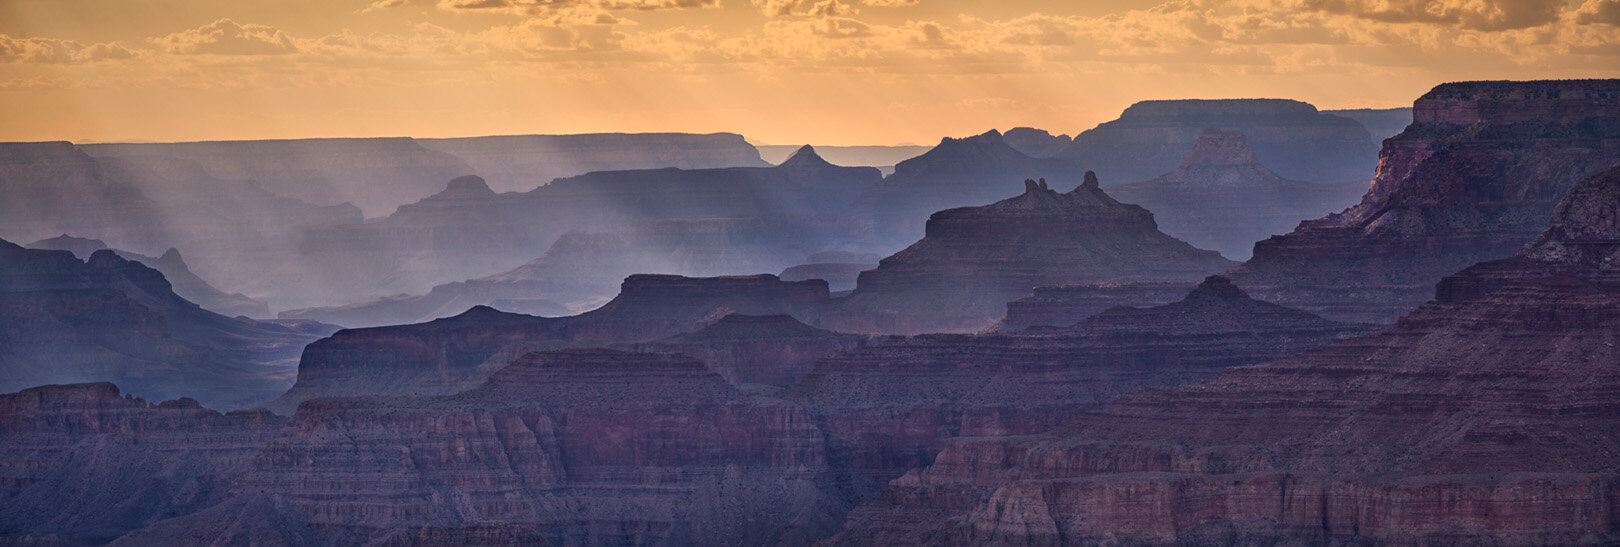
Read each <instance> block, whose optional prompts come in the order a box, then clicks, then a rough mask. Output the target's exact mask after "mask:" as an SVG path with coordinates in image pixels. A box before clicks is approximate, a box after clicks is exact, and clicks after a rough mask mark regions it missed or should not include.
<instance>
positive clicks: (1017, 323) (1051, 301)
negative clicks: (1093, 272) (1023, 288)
mask: <svg viewBox="0 0 1620 547" xmlns="http://www.w3.org/2000/svg"><path fill="white" fill-rule="evenodd" d="M1196 285H1197V284H1196V283H1193V282H1190V281H1165V282H1158V283H1152V282H1139V283H1088V284H1084V285H1059V286H1052V287H1035V290H1033V291H1030V293H1029V294H1028V295H1026V296H1023V297H1020V298H1019V299H1017V300H1014V301H1011V302H1008V303H1007V315H1006V317H1002V318H1001V321H999V322H997V323H996V325H995V328H994V330H997V331H1004V332H1005V331H1017V330H1023V329H1025V328H1028V327H1034V326H1047V327H1067V326H1069V325H1073V324H1075V323H1079V322H1080V321H1081V320H1084V319H1085V318H1087V317H1091V316H1093V315H1096V314H1098V313H1101V312H1102V311H1104V310H1107V309H1109V308H1113V307H1116V306H1133V307H1144V306H1157V305H1160V304H1168V303H1171V302H1175V301H1176V300H1177V299H1180V298H1181V297H1182V296H1184V295H1186V294H1187V291H1190V290H1192V289H1193V287H1194V286H1196Z"/></svg>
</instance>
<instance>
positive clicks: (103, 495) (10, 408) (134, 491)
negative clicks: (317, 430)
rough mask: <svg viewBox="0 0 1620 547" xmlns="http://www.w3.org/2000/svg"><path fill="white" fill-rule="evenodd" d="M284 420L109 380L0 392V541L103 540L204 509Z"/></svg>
mask: <svg viewBox="0 0 1620 547" xmlns="http://www.w3.org/2000/svg"><path fill="white" fill-rule="evenodd" d="M285 422H286V420H285V419H284V418H279V417H277V416H275V415H274V414H271V413H269V412H265V411H238V412H232V413H229V414H223V415H222V414H220V413H218V412H215V411H212V410H208V409H206V408H203V407H201V406H200V405H198V403H197V401H195V400H192V399H179V400H174V401H166V402H163V403H159V404H155V405H154V404H150V403H148V402H146V400H144V399H137V398H134V397H130V396H128V395H125V396H122V397H121V396H119V392H118V387H116V386H114V385H112V384H108V383H94V384H75V385H51V386H42V387H34V388H29V389H25V390H22V391H21V392H17V393H10V394H6V395H0V462H4V464H3V465H0V543H7V544H13V543H16V544H28V545H46V544H64V545H69V544H101V543H106V542H107V541H110V540H112V539H113V538H116V537H118V536H119V535H122V534H123V533H125V532H128V531H130V530H133V529H136V528H140V527H142V526H145V525H147V524H150V523H153V522H156V521H158V520H160V519H165V518H169V517H172V516H174V515H183V514H187V513H191V512H194V511H198V510H201V509H204V508H206V507H208V506H210V505H213V504H214V503H216V502H218V501H219V500H220V499H221V498H222V497H224V495H225V493H226V490H227V489H228V488H229V485H230V484H231V481H232V480H234V479H235V478H236V477H237V476H238V475H240V474H241V473H242V472H244V471H246V470H247V468H248V466H249V465H250V464H251V463H252V462H253V458H254V454H256V453H257V452H258V451H259V448H260V447H261V446H263V445H264V444H265V443H267V442H269V441H270V439H273V438H275V436H276V434H277V432H278V431H279V430H280V429H281V427H282V425H284V424H285Z"/></svg>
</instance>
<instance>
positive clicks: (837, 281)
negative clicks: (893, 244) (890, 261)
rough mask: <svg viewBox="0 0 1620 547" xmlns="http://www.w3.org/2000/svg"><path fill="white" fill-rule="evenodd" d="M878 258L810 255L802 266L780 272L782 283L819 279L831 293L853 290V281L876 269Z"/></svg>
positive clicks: (867, 255)
mask: <svg viewBox="0 0 1620 547" xmlns="http://www.w3.org/2000/svg"><path fill="white" fill-rule="evenodd" d="M882 258H883V257H880V256H878V255H875V254H869V253H851V252H838V251H833V252H820V253H815V254H812V255H810V257H809V258H806V259H805V260H804V263H803V264H800V265H797V266H793V267H791V268H788V269H786V270H782V273H781V274H779V275H780V277H781V278H782V280H783V281H803V280H806V279H821V280H825V281H826V282H827V288H829V289H831V290H832V291H833V292H840V291H848V290H854V289H855V279H856V278H857V277H859V276H860V275H861V272H864V271H866V270H870V269H873V268H876V267H878V260H881V259H882Z"/></svg>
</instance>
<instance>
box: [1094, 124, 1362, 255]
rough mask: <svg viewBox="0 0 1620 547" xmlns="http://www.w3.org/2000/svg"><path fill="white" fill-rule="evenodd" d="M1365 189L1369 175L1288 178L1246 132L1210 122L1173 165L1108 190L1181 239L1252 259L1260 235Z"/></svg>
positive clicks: (1333, 207) (1334, 207)
mask: <svg viewBox="0 0 1620 547" xmlns="http://www.w3.org/2000/svg"><path fill="white" fill-rule="evenodd" d="M1366 189H1367V185H1366V183H1365V182H1348V183H1340V184H1313V183H1309V182H1300V181H1294V180H1287V179H1284V178H1282V177H1281V176H1278V175H1277V174H1276V173H1274V172H1272V171H1271V170H1270V169H1267V168H1266V166H1264V165H1261V164H1260V159H1259V158H1258V157H1256V156H1255V153H1254V149H1253V148H1251V147H1250V146H1249V143H1248V140H1247V139H1245V138H1244V136H1243V133H1239V132H1237V131H1222V130H1220V129H1216V128H1213V127H1211V128H1207V129H1205V130H1204V131H1203V132H1201V133H1199V134H1198V141H1197V143H1195V144H1194V145H1193V148H1192V150H1188V151H1187V155H1186V156H1183V157H1182V159H1181V165H1178V166H1176V169H1175V170H1174V171H1171V172H1169V173H1165V174H1163V175H1159V176H1158V177H1156V178H1153V179H1152V180H1147V181H1143V182H1137V183H1132V184H1126V185H1121V186H1116V187H1113V188H1109V189H1108V193H1109V195H1112V196H1114V197H1115V198H1117V199H1119V200H1120V201H1124V202H1126V203H1135V204H1137V205H1141V206H1143V207H1146V208H1147V210H1149V211H1152V212H1153V218H1154V219H1155V220H1157V221H1158V223H1159V229H1161V230H1163V231H1164V233H1166V234H1170V235H1171V236H1174V237H1175V238H1176V239H1180V240H1182V241H1186V242H1187V243H1191V244H1192V245H1193V246H1195V247H1198V248H1201V249H1212V250H1215V251H1219V252H1220V253H1221V254H1222V255H1223V256H1226V257H1227V258H1231V259H1235V260H1246V259H1248V258H1249V254H1250V251H1251V250H1252V249H1253V248H1254V242H1256V241H1259V240H1262V239H1265V238H1267V237H1271V236H1273V235H1277V234H1282V233H1287V232H1288V231H1289V230H1291V229H1293V228H1294V227H1295V226H1297V225H1298V224H1299V222H1300V221H1302V220H1307V219H1312V218H1317V217H1320V216H1322V215H1324V214H1327V213H1330V212H1333V211H1340V210H1343V209H1344V207H1346V206H1348V205H1350V204H1353V203H1355V202H1356V200H1357V198H1359V197H1361V194H1362V193H1363V192H1365V191H1366Z"/></svg>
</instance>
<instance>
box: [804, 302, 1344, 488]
mask: <svg viewBox="0 0 1620 547" xmlns="http://www.w3.org/2000/svg"><path fill="white" fill-rule="evenodd" d="M1367 328H1368V327H1367V326H1363V325H1347V324H1342V323H1334V322H1331V321H1327V320H1324V319H1322V318H1320V317H1316V316H1314V315H1311V314H1308V313H1304V312H1300V311H1296V310H1291V309H1288V308H1284V307H1282V306H1277V305H1274V304H1268V303H1265V302H1260V301H1256V300H1253V299H1251V298H1249V297H1248V295H1246V294H1244V293H1243V292H1242V291H1241V290H1239V289H1237V288H1236V287H1234V286H1232V284H1231V283H1230V282H1228V281H1226V280H1225V279H1223V278H1220V277H1210V278H1209V279H1207V280H1205V281H1204V282H1203V283H1202V284H1200V285H1199V286H1198V287H1197V288H1195V289H1194V290H1192V291H1191V292H1188V293H1185V297H1184V298H1182V299H1181V300H1179V301H1177V302H1173V303H1170V304H1166V305H1163V306H1156V307H1152V308H1129V307H1118V308H1114V309H1111V310H1108V311H1106V312H1104V313H1102V314H1100V315H1097V316H1095V317H1092V318H1090V319H1087V320H1085V321H1083V322H1081V323H1079V324H1076V325H1073V326H1071V327H1067V328H1038V329H1029V330H1025V331H1021V332H1017V333H1010V334H995V335H938V334H929V335H921V336H916V337H912V338H903V339H895V340H892V341H888V342H883V343H876V344H872V345H868V346H866V347H864V348H860V349H856V350H853V351H850V352H848V353H846V354H843V355H839V356H834V357H829V358H827V359H824V360H822V361H821V362H819V363H817V364H816V366H815V369H814V371H813V372H812V373H811V374H810V376H809V377H807V378H806V379H805V380H804V381H803V382H801V383H800V384H798V385H796V386H794V387H793V388H791V389H790V390H788V391H787V392H786V393H785V394H784V397H786V398H788V399H789V400H794V401H799V402H801V403H803V404H805V405H806V406H808V407H809V408H811V409H812V410H813V411H814V412H815V414H816V416H817V419H818V420H820V423H821V424H822V427H823V428H824V429H825V430H826V431H827V435H828V440H829V443H830V446H831V450H832V452H831V454H832V457H833V461H834V462H835V464H837V465H838V466H840V467H847V468H850V469H851V470H852V473H854V474H855V475H856V476H858V477H861V478H864V479H865V480H864V481H858V482H860V484H863V485H866V486H867V487H873V486H875V485H881V484H882V483H883V482H884V481H888V480H890V479H893V478H896V477H899V476H900V475H901V474H902V473H904V472H906V471H907V470H909V469H912V468H914V467H919V466H926V465H928V464H929V463H930V462H932V461H933V458H934V454H936V453H938V451H939V450H940V448H942V447H943V446H944V444H945V441H946V440H947V439H950V438H953V437H980V436H1005V435H1022V434H1031V433H1037V432H1041V431H1044V430H1046V429H1048V428H1051V427H1054V426H1057V425H1061V424H1064V423H1067V422H1068V421H1069V420H1071V419H1072V418H1073V417H1074V415H1075V414H1076V413H1077V412H1079V411H1081V410H1083V409H1087V408H1092V407H1095V406H1097V405H1100V404H1102V403H1105V402H1108V401H1110V400H1112V399H1113V398H1114V397H1116V396H1118V395H1120V394H1121V393H1125V392H1128V391H1130V390H1132V389H1135V388H1138V387H1142V386H1152V385H1173V384H1181V383H1187V382H1192V381H1197V380H1200V379H1205V378H1209V377H1212V376H1214V375H1215V374H1216V373H1217V372H1219V371H1220V370H1221V369H1222V368H1224V367H1228V366H1233V365H1244V364H1254V363H1259V362H1264V361H1268V360H1271V359H1275V358H1279V357H1284V356H1288V355H1293V354H1295V353H1299V352H1301V351H1304V350H1306V349H1308V348H1310V347H1313V346H1317V345H1321V344H1325V343H1328V342H1331V341H1334V340H1337V339H1340V338H1345V337H1348V336H1351V335H1354V334H1358V333H1361V332H1365V331H1366V330H1367Z"/></svg>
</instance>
